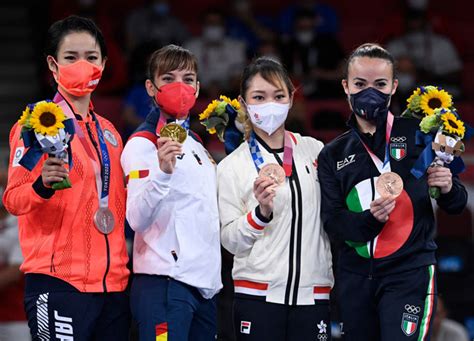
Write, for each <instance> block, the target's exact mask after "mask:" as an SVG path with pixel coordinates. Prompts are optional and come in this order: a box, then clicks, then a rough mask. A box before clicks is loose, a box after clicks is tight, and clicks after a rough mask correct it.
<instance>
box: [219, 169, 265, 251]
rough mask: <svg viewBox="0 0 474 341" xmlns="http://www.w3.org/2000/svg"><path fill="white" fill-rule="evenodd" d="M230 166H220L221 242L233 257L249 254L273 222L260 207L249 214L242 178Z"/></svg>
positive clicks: (253, 208) (252, 209)
mask: <svg viewBox="0 0 474 341" xmlns="http://www.w3.org/2000/svg"><path fill="white" fill-rule="evenodd" d="M226 164H227V163H225V162H224V163H220V164H219V165H218V167H217V181H218V183H217V191H218V202H219V215H220V221H221V243H222V246H223V247H224V248H225V249H226V250H228V251H229V252H231V253H232V254H234V255H240V254H243V253H248V251H249V250H250V249H251V248H252V247H253V244H254V242H255V240H257V238H260V237H262V236H263V234H264V228H265V226H267V225H268V223H269V222H270V220H266V219H265V218H264V217H262V216H261V214H260V212H259V208H258V207H252V208H251V210H250V211H249V209H248V203H246V202H245V201H244V198H242V192H243V191H241V189H242V188H240V187H241V186H239V183H238V177H237V176H236V174H235V173H234V170H233V168H230V167H226ZM240 185H242V184H240Z"/></svg>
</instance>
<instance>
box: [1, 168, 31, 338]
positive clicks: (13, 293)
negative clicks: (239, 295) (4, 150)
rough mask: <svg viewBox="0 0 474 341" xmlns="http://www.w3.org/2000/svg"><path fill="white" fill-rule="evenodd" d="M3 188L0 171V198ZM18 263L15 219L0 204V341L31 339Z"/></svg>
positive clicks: (3, 182) (19, 253)
mask: <svg viewBox="0 0 474 341" xmlns="http://www.w3.org/2000/svg"><path fill="white" fill-rule="evenodd" d="M5 185H6V171H5V170H2V169H0V197H1V196H3V190H4V188H5ZM22 262H23V257H22V254H21V249H20V243H19V241H18V222H17V219H16V217H14V216H12V215H10V214H9V213H8V212H7V210H6V209H5V207H4V206H3V202H0V302H2V303H1V304H0V340H5V341H6V340H15V341H26V340H31V337H30V329H29V328H28V323H27V321H26V315H25V311H24V308H23V286H24V282H23V274H22V273H21V272H20V264H21V263H22Z"/></svg>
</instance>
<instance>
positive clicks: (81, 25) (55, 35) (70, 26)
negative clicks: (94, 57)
mask: <svg viewBox="0 0 474 341" xmlns="http://www.w3.org/2000/svg"><path fill="white" fill-rule="evenodd" d="M73 32H87V33H89V34H90V35H91V36H92V37H94V38H95V40H96V41H97V43H98V44H99V47H100V52H101V54H102V58H105V57H107V46H106V45H105V39H104V36H103V34H102V32H101V30H100V29H99V28H98V27H97V25H96V24H95V23H94V21H92V20H91V19H88V18H84V17H79V16H77V15H71V16H69V17H67V18H64V19H62V20H59V21H56V22H55V23H54V24H52V25H51V27H50V28H49V30H48V39H47V43H46V48H45V51H44V52H45V55H46V56H53V57H54V58H57V54H58V49H59V45H60V44H61V42H62V40H63V39H64V37H65V36H66V35H68V34H70V33H73Z"/></svg>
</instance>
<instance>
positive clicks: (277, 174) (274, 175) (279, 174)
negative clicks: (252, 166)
mask: <svg viewBox="0 0 474 341" xmlns="http://www.w3.org/2000/svg"><path fill="white" fill-rule="evenodd" d="M258 176H261V177H267V178H270V179H272V180H273V181H274V182H275V184H277V185H281V184H283V183H284V182H285V177H286V174H285V170H284V169H283V167H282V166H280V165H278V164H276V163H269V164H266V165H265V166H263V167H262V169H260V172H258Z"/></svg>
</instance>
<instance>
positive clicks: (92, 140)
mask: <svg viewBox="0 0 474 341" xmlns="http://www.w3.org/2000/svg"><path fill="white" fill-rule="evenodd" d="M86 128H87V133H88V135H89V138H90V140H91V142H92V145H93V146H94V149H95V152H96V153H97V156H98V160H101V157H100V152H99V149H98V146H97V142H95V140H94V135H93V134H92V130H91V127H90V125H89V122H86ZM102 171H103V170H102V167H101V168H100V173H101V176H102ZM97 191H99V189H97ZM104 237H105V245H106V249H107V265H106V267H105V273H104V277H103V279H102V285H103V287H104V292H107V282H106V279H107V275H108V273H109V269H110V246H109V237H108V235H107V234H104Z"/></svg>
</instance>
